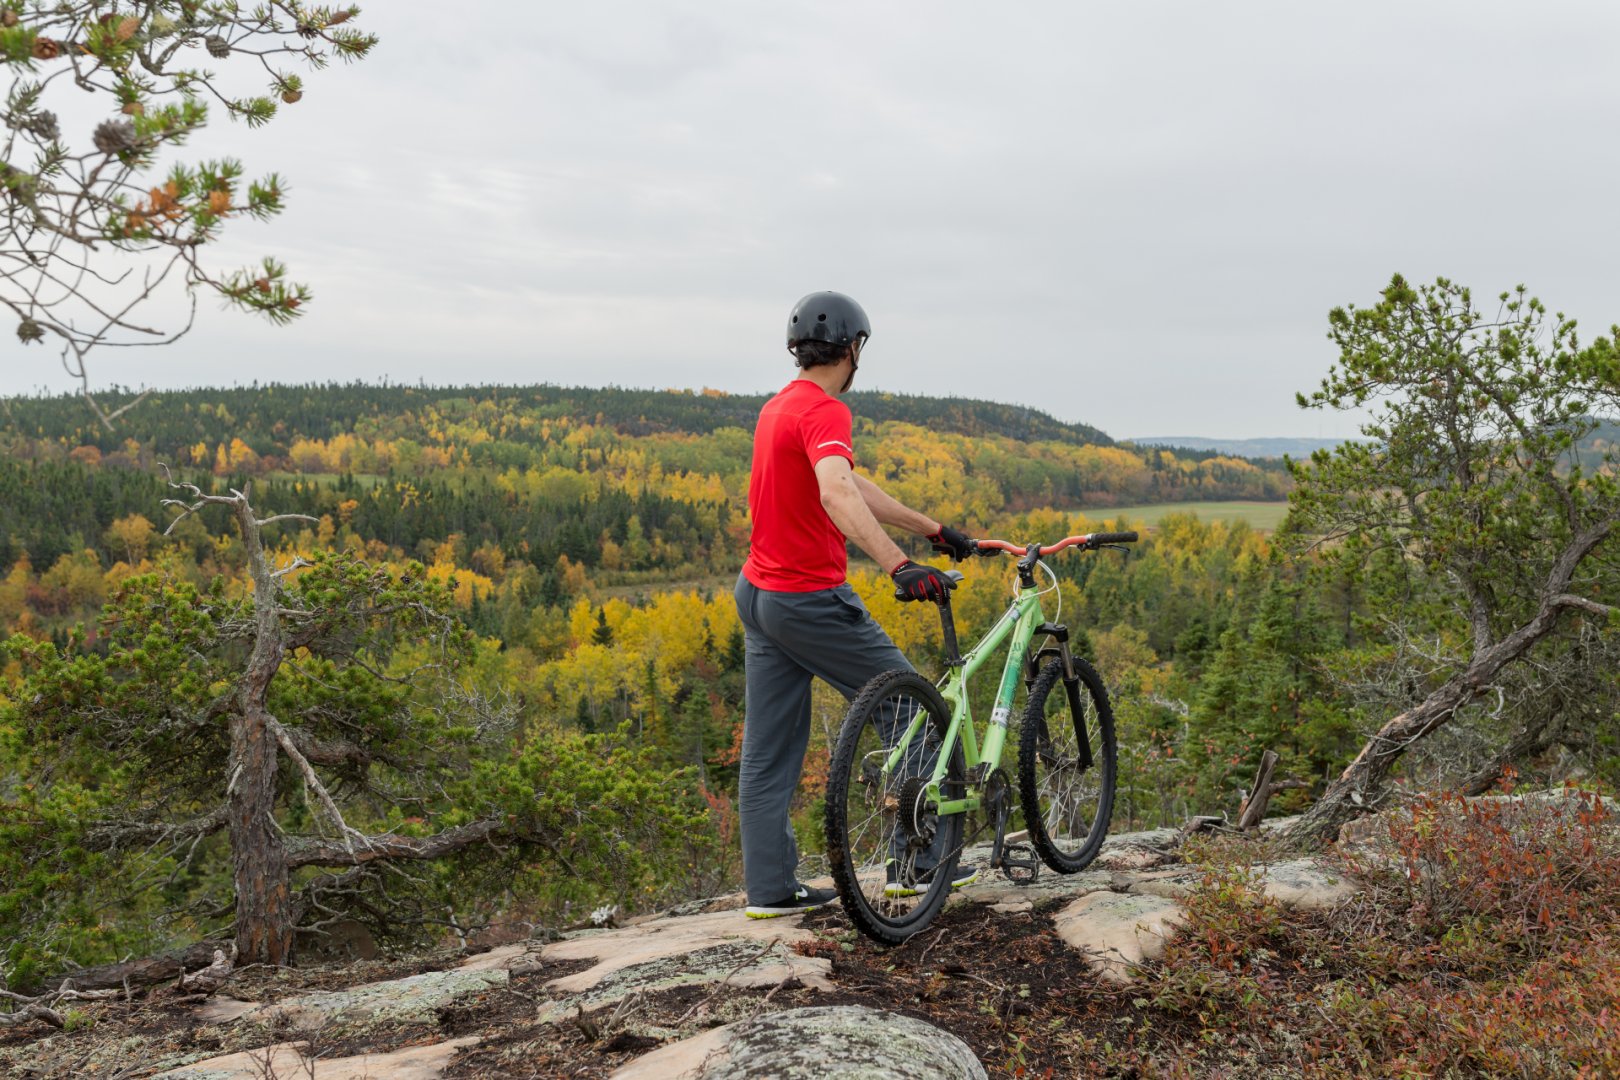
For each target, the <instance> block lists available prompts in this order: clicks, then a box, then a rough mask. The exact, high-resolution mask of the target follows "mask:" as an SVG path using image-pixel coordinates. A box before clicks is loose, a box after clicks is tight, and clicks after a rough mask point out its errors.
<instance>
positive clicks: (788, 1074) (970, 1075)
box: [613, 1005, 985, 1080]
mask: <svg viewBox="0 0 1620 1080" xmlns="http://www.w3.org/2000/svg"><path fill="white" fill-rule="evenodd" d="M767 1077H769V1078H771V1080H985V1071H984V1066H983V1065H981V1064H980V1063H979V1059H978V1058H977V1057H976V1056H975V1055H974V1053H973V1051H972V1050H971V1049H969V1048H968V1045H967V1044H966V1043H964V1042H963V1041H962V1040H960V1039H958V1038H957V1037H956V1036H955V1035H952V1034H951V1033H949V1032H947V1031H942V1030H940V1029H939V1028H937V1027H934V1026H933V1025H932V1024H927V1023H924V1022H923V1021H921V1020H917V1019H913V1018H912V1017H909V1016H902V1015H900V1014H898V1013H890V1012H883V1011H881V1010H878V1009H869V1008H866V1007H865V1006H861V1005H843V1006H830V1007H825V1008H808V1009H789V1010H787V1011H784V1012H778V1013H771V1014H769V1015H766V1016H760V1017H756V1018H754V1019H751V1020H743V1021H739V1022H737V1023H735V1024H727V1025H726V1026H725V1027H720V1028H715V1029H714V1030H712V1031H708V1032H705V1033H704V1034H702V1035H699V1036H697V1037H696V1038H692V1039H687V1040H685V1041H684V1042H679V1043H675V1044H673V1045H671V1046H665V1047H661V1048H660V1049H658V1050H655V1051H653V1052H652V1053H650V1054H646V1055H644V1056H642V1057H640V1058H638V1059H636V1060H635V1061H633V1062H631V1063H630V1064H629V1065H627V1066H625V1067H624V1068H622V1069H620V1070H619V1071H618V1072H616V1073H614V1074H613V1080H764V1078H767Z"/></svg>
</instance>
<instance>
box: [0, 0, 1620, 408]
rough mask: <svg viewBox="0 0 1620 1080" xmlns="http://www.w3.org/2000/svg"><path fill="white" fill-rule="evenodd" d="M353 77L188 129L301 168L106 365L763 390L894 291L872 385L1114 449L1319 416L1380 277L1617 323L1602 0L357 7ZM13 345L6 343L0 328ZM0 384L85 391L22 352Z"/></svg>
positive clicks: (870, 358)
mask: <svg viewBox="0 0 1620 1080" xmlns="http://www.w3.org/2000/svg"><path fill="white" fill-rule="evenodd" d="M360 24H361V25H362V26H365V27H367V28H369V29H371V30H374V31H375V32H377V33H379V34H380V35H381V36H382V39H383V41H382V44H381V46H380V47H379V48H378V49H377V51H376V53H375V54H374V55H373V56H372V57H371V58H370V59H368V60H366V61H365V62H363V63H361V64H359V65H356V66H353V67H342V66H336V67H333V68H331V69H329V70H327V71H324V72H321V73H317V74H316V75H314V76H313V77H312V78H310V79H309V87H308V92H307V93H306V96H305V98H304V100H303V101H302V102H300V103H299V104H298V105H296V106H293V107H288V108H284V109H283V110H282V115H281V116H280V117H278V118H277V120H276V121H275V122H274V123H273V124H271V125H270V126H269V127H267V128H265V129H261V130H259V131H254V132H248V131H246V130H245V129H243V128H241V127H240V126H233V125H230V124H228V123H227V122H225V121H224V120H223V119H221V120H219V121H218V124H217V126H216V127H214V128H212V129H210V131H208V132H206V133H205V134H204V136H203V137H201V138H199V139H198V140H197V142H196V143H195V144H194V147H193V151H194V152H195V153H196V154H198V155H199V156H200V155H203V154H209V155H213V154H220V153H231V154H235V155H237V156H240V157H241V158H243V159H244V160H245V162H246V163H247V165H248V168H249V171H250V172H259V171H265V170H269V169H276V170H279V171H280V172H282V173H283V174H284V176H285V177H286V178H287V180H288V181H289V182H290V185H291V190H292V196H291V202H290V205H289V209H288V211H287V213H286V214H285V215H284V216H282V217H281V218H280V219H278V220H277V221H275V222H274V223H272V224H270V225H267V226H259V225H254V224H244V225H239V226H237V228H236V229H235V232H234V234H233V236H232V238H231V239H230V241H229V246H228V247H226V246H223V245H222V247H221V250H220V252H219V255H218V258H219V261H220V265H221V266H222V268H223V267H226V266H228V265H231V264H232V263H233V262H235V261H237V260H239V259H245V258H250V257H253V256H256V255H258V254H262V253H273V254H276V255H278V256H281V257H283V258H285V259H286V261H287V262H289V263H290V264H291V267H292V270H293V273H294V276H296V277H298V278H300V279H302V280H305V281H307V282H309V283H310V284H311V285H312V287H313V288H314V290H315V295H316V302H315V303H314V304H313V305H312V306H311V307H310V309H309V311H308V315H307V317H306V318H304V319H302V320H300V321H299V322H298V323H297V324H296V325H294V326H292V327H288V328H270V327H267V326H263V325H260V324H258V323H256V322H254V321H253V320H252V319H251V317H249V316H244V315H239V314H234V313H226V312H222V311H219V310H217V309H216V308H215V306H214V305H212V304H209V303H205V304H204V305H203V310H202V312H201V315H200V318H199V324H198V326H197V328H196V329H195V330H194V331H193V332H192V333H191V335H190V336H189V337H188V338H187V339H185V340H184V341H182V342H181V343H179V344H177V345H175V346H173V347H170V348H167V349H165V350H161V351H153V352H146V353H143V354H141V355H139V356H138V357H137V356H134V355H132V354H130V353H127V352H124V353H105V354H103V355H102V357H101V358H100V359H99V360H98V362H97V363H98V366H97V368H96V371H97V374H98V376H100V379H101V381H116V382H122V383H128V384H145V385H159V386H178V385H195V384H214V383H219V382H221V381H224V382H235V381H240V382H248V381H251V380H252V379H253V378H258V379H260V380H261V381H263V380H265V379H270V378H274V379H279V380H283V381H304V380H320V379H328V378H336V379H350V378H357V379H378V378H381V377H383V376H385V375H386V376H388V377H389V378H390V379H391V380H395V381H401V380H403V381H412V382H414V381H416V380H418V379H425V380H427V381H428V382H431V383H460V382H472V381H479V382H485V381H497V380H498V381H504V382H523V383H528V382H555V383H564V384H593V385H599V384H606V383H616V384H620V385H627V386H685V387H700V386H713V387H720V388H724V389H729V390H738V391H746V390H768V389H774V388H776V387H777V386H779V385H780V384H781V383H783V382H784V381H785V380H786V379H787V378H788V377H790V375H791V374H792V370H791V367H790V360H789V358H788V357H787V355H786V353H785V352H784V351H783V350H782V333H783V324H784V322H785V317H786V313H787V310H788V308H789V306H790V305H791V304H792V302H793V301H794V300H795V299H796V298H797V297H798V296H799V295H801V294H802V293H805V292H809V291H811V290H815V289H824V288H832V289H839V290H842V291H845V292H848V293H850V294H852V295H854V296H855V297H856V298H857V299H859V300H860V301H861V302H862V303H863V304H864V305H865V306H866V308H867V310H868V312H869V313H870V314H871V316H872V319H873V323H874V330H875V332H874V337H873V341H872V344H871V347H870V349H869V350H868V352H867V355H866V362H865V363H864V364H863V367H862V372H861V377H860V385H862V386H864V387H868V388H880V389H885V390H894V391H907V392H916V393H940V394H962V395H970V396H977V397H987V398H993V399H998V400H1005V401H1015V402H1020V403H1025V404H1030V405H1035V406H1038V407H1040V408H1044V409H1046V410H1048V411H1050V412H1051V413H1053V414H1054V415H1056V416H1058V417H1060V418H1062V419H1065V420H1075V421H1084V422H1087V423H1091V424H1095V425H1097V426H1099V427H1101V428H1102V429H1104V430H1105V431H1108V432H1110V433H1111V434H1114V435H1116V436H1121V437H1129V436H1139V435H1169V434H1179V435H1202V436H1224V437H1248V436H1257V435H1304V436H1337V435H1343V434H1349V433H1350V432H1351V431H1352V430H1353V426H1354V424H1353V420H1352V419H1351V418H1348V417H1343V416H1335V415H1326V416H1323V415H1320V414H1317V413H1305V412H1301V411H1300V410H1298V409H1297V408H1296V407H1295V405H1294V403H1293V395H1294V392H1295V391H1296V390H1303V389H1309V388H1311V387H1312V386H1314V385H1315V384H1316V382H1317V381H1318V380H1319V379H1320V377H1321V376H1322V374H1323V373H1324V372H1325V370H1326V368H1327V365H1328V364H1329V362H1330V361H1331V360H1332V358H1333V351H1332V348H1331V346H1330V344H1329V343H1328V342H1327V341H1326V339H1325V337H1324V334H1325V330H1326V318H1325V316H1326V313H1327V311H1328V310H1329V309H1330V308H1331V307H1333V306H1334V305H1336V304H1342V303H1347V302H1352V301H1353V302H1362V303H1365V302H1369V301H1371V300H1373V299H1374V298H1375V297H1376V293H1377V290H1378V289H1379V287H1380V286H1381V285H1383V284H1384V283H1385V282H1386V281H1387V279H1388V277H1389V275H1390V273H1391V272H1393V271H1396V270H1400V271H1401V272H1403V273H1405V274H1407V275H1408V276H1409V277H1414V278H1432V277H1434V276H1435V275H1440V274H1443V275H1446V276H1449V277H1452V278H1454V279H1457V280H1460V281H1463V282H1465V283H1468V284H1471V285H1473V286H1474V287H1475V288H1476V290H1478V291H1483V292H1486V293H1494V292H1496V291H1499V290H1500V289H1503V288H1506V287H1509V286H1511V285H1513V284H1515V283H1518V282H1521V281H1522V282H1524V283H1526V284H1528V285H1529V286H1530V287H1531V288H1532V290H1533V291H1534V292H1536V293H1538V294H1539V295H1541V296H1542V297H1543V298H1544V299H1545V300H1547V301H1548V302H1549V304H1551V305H1552V306H1554V307H1555V308H1558V309H1561V310H1564V311H1567V312H1569V313H1571V314H1574V315H1576V316H1577V317H1579V318H1581V319H1582V320H1583V322H1584V323H1585V324H1586V326H1587V328H1588V332H1589V333H1590V332H1591V331H1594V330H1596V329H1599V328H1606V327H1607V326H1608V324H1609V323H1610V322H1611V321H1615V320H1620V260H1616V258H1615V256H1614V239H1615V235H1616V226H1617V224H1620V221H1617V217H1620V199H1617V197H1616V195H1615V189H1616V177H1617V176H1620V140H1617V139H1616V138H1615V132H1616V130H1617V126H1620V67H1617V66H1616V65H1615V64H1614V62H1613V55H1614V48H1615V45H1616V42H1617V41H1620V4H1614V3H1612V2H1609V0H1604V2H1598V0H1593V2H1588V3H1574V2H1542V3H1539V4H1535V5H1526V4H1524V3H1522V2H1520V3H1498V2H1485V0H1469V2H1453V3H1440V2H1434V3H1421V2H1417V0H1406V2H1402V3H1389V2H1370V0H1360V2H1357V3H1354V4H1351V3H1336V4H1322V3H1311V4H1303V3H1298V2H1297V0H1295V2H1273V3H1242V2H1233V3H1224V4H1208V3H1190V2H1185V3H1183V2H1174V3H1172V2H1137V3H1119V4H1110V5H1102V4H1085V3H1074V2H1072V0H1071V2H1066V3H1057V2H1025V3H1016V4H995V5H992V4H986V3H983V2H980V3H963V2H955V0H932V2H928V3H922V2H898V0H897V2H890V3H874V2H871V0H868V2H865V3H852V2H841V0H821V2H817V3H813V4H812V3H804V2H798V0H776V2H773V3H770V4H761V3H757V2H745V0H706V2H702V3H697V2H684V0H657V2H654V0H593V2H591V3H586V4H534V3H517V2H510V0H479V2H477V3H471V2H463V3H446V2H443V0H440V2H437V3H426V2H421V0H388V2H378V3H372V4H369V5H366V6H365V11H364V14H363V15H362V17H361V20H360ZM4 337H5V338H7V339H9V338H10V333H9V331H7V332H6V334H5V335H4ZM3 348H4V352H5V355H6V356H7V357H8V359H7V360H6V362H4V363H0V391H6V392H20V391H32V390H34V389H36V388H39V387H44V388H46V389H48V390H53V391H56V390H66V389H70V388H71V387H70V385H69V383H68V381H67V380H66V379H65V377H58V376H56V375H54V374H53V372H52V369H51V367H50V365H49V363H48V358H47V357H46V356H45V354H44V352H43V350H40V349H39V348H38V347H35V348H34V351H32V352H29V353H23V352H22V351H21V350H20V348H18V347H17V346H16V344H15V342H14V340H13V342H12V344H9V345H5V346H3Z"/></svg>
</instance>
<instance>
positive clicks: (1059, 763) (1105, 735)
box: [1018, 657, 1118, 874]
mask: <svg viewBox="0 0 1620 1080" xmlns="http://www.w3.org/2000/svg"><path fill="white" fill-rule="evenodd" d="M1074 668H1075V672H1076V674H1078V675H1079V681H1078V683H1077V684H1076V685H1075V686H1074V687H1072V688H1071V687H1069V686H1067V685H1065V684H1064V682H1063V664H1062V662H1061V661H1059V660H1058V659H1056V658H1055V657H1054V658H1053V659H1051V660H1049V661H1047V663H1046V664H1045V666H1043V667H1042V668H1041V670H1040V674H1039V675H1038V676H1037V677H1036V679H1035V685H1034V686H1033V687H1031V688H1030V691H1029V703H1028V705H1027V706H1026V708H1025V711H1024V723H1023V732H1022V735H1021V737H1020V739H1019V753H1018V795H1019V799H1020V801H1021V802H1022V803H1023V807H1024V823H1025V824H1026V825H1027V826H1028V828H1029V840H1030V843H1031V844H1033V845H1034V847H1035V850H1036V851H1038V852H1040V856H1041V860H1042V861H1043V862H1045V863H1046V865H1047V866H1050V867H1051V868H1052V869H1053V870H1056V871H1057V872H1058V873H1060V874H1072V873H1074V872H1075V871H1077V870H1082V869H1084V868H1085V867H1086V866H1087V865H1088V864H1090V862H1091V860H1093V859H1095V858H1096V857H1097V853H1098V852H1099V851H1101V850H1102V843H1103V838H1104V837H1105V836H1107V835H1108V819H1109V817H1110V816H1112V814H1113V812H1114V775H1115V768H1116V758H1117V756H1118V750H1117V748H1116V747H1115V745H1114V712H1113V709H1112V708H1110V707H1109V704H1108V692H1107V691H1106V690H1104V689H1103V684H1102V679H1101V678H1099V677H1098V675H1097V672H1096V671H1095V670H1094V669H1093V668H1092V666H1091V665H1090V664H1088V663H1086V662H1085V661H1084V660H1081V659H1079V658H1078V657H1076V658H1075V661H1074Z"/></svg>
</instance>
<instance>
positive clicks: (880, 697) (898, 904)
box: [826, 671, 967, 945]
mask: <svg viewBox="0 0 1620 1080" xmlns="http://www.w3.org/2000/svg"><path fill="white" fill-rule="evenodd" d="M949 723H950V709H949V708H948V707H947V706H946V704H945V700H944V699H943V698H942V697H940V695H939V691H938V690H936V689H934V687H933V685H932V684H931V683H929V682H928V680H927V679H924V678H923V677H922V676H921V675H918V674H917V673H916V672H913V671H887V672H884V673H883V674H881V675H878V676H876V677H875V678H874V679H872V681H871V682H869V683H867V684H866V686H865V687H863V688H862V690H861V692H860V695H859V696H857V697H856V698H855V701H854V702H853V703H852V704H851V705H850V707H849V712H848V714H846V715H845V717H844V724H843V727H842V729H841V730H840V731H839V733H838V746H837V749H836V750H835V751H834V753H833V759H832V771H831V773H830V774H829V775H828V777H827V813H826V828H827V857H828V860H829V861H830V862H831V864H832V875H833V881H834V882H836V883H837V886H838V895H839V898H840V899H841V900H842V901H843V905H844V910H845V911H846V912H848V913H849V918H850V921H851V922H853V923H854V924H855V926H856V928H857V929H859V930H860V931H861V932H862V933H864V934H866V935H867V936H868V937H870V938H873V939H874V940H876V941H881V942H883V943H885V944H888V945H898V944H900V943H901V942H903V941H905V940H906V939H907V938H909V937H910V936H911V935H913V934H915V933H917V932H918V931H919V930H921V929H923V927H925V926H927V925H928V924H929V922H931V921H932V920H933V918H934V916H935V915H937V914H938V913H939V910H940V908H942V907H943V906H944V904H945V899H946V897H947V896H948V895H949V894H950V891H951V879H952V878H953V877H954V876H955V871H956V861H957V858H958V857H959V856H960V854H961V849H962V827H963V825H962V818H963V815H962V814H944V815H941V814H939V813H938V812H937V807H936V806H935V805H934V804H933V803H931V802H930V801H929V800H928V798H927V795H928V791H927V785H928V779H929V777H930V776H931V775H932V774H933V770H934V768H935V766H936V765H937V764H938V762H939V755H940V753H941V752H942V751H943V750H945V747H944V741H945V732H946V730H947V728H948V727H949ZM897 750H898V753H897V752H896V751H897ZM946 760H947V766H946V770H945V776H944V779H943V780H942V781H941V783H940V790H941V795H942V796H943V797H944V798H947V799H956V798H961V797H962V796H963V794H965V792H966V786H967V784H966V774H965V770H964V768H963V764H962V747H961V745H960V743H959V742H953V743H952V744H951V746H950V747H949V748H948V756H947V759H946Z"/></svg>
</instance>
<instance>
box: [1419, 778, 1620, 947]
mask: <svg viewBox="0 0 1620 1080" xmlns="http://www.w3.org/2000/svg"><path fill="white" fill-rule="evenodd" d="M1612 816H1613V815H1612V813H1611V812H1610V810H1609V809H1608V808H1607V807H1606V806H1605V805H1604V803H1603V801H1602V799H1600V798H1599V797H1598V796H1597V795H1594V794H1592V793H1590V792H1582V791H1576V790H1571V791H1569V792H1567V793H1564V794H1563V795H1561V796H1560V795H1559V794H1557V793H1552V794H1538V795H1531V796H1528V797H1524V798H1515V797H1508V796H1500V797H1493V798H1485V799H1464V798H1462V797H1461V796H1456V795H1440V796H1434V797H1430V798H1425V799H1422V800H1420V801H1419V802H1417V803H1416V804H1415V805H1413V806H1412V807H1411V809H1410V810H1409V811H1407V812H1404V813H1401V814H1392V815H1390V821H1389V838H1390V840H1391V841H1392V843H1393V844H1394V847H1395V850H1396V852H1397V853H1398V855H1399V859H1400V869H1401V871H1402V878H1403V880H1404V883H1405V889H1404V891H1405V893H1406V898H1407V900H1408V901H1409V902H1410V908H1409V911H1408V916H1407V917H1408V918H1409V919H1410V921H1411V922H1412V924H1413V925H1414V927H1416V928H1419V929H1421V930H1423V931H1425V932H1426V933H1427V934H1429V935H1432V936H1435V937H1438V936H1441V935H1444V934H1446V933H1447V932H1449V931H1452V930H1454V929H1456V928H1458V927H1467V926H1477V925H1481V924H1482V923H1489V924H1490V925H1491V926H1492V927H1493V928H1494V935H1493V936H1495V937H1496V939H1497V940H1499V941H1502V942H1504V943H1507V942H1513V943H1516V944H1518V945H1520V946H1522V947H1526V948H1527V949H1528V950H1529V951H1530V952H1531V953H1532V954H1539V953H1540V952H1541V951H1542V949H1543V948H1544V947H1545V946H1546V945H1547V944H1548V943H1550V942H1553V941H1556V940H1557V939H1558V938H1559V937H1560V936H1562V935H1561V934H1555V933H1553V931H1555V930H1560V929H1562V930H1568V929H1569V928H1570V926H1571V925H1572V924H1575V923H1578V922H1580V921H1581V920H1582V919H1583V917H1585V916H1586V915H1589V914H1592V913H1594V912H1596V911H1601V910H1604V909H1607V910H1610V911H1613V910H1615V908H1616V906H1617V905H1620V832H1617V830H1616V828H1615V823H1614V822H1613V821H1612V820H1611V818H1612Z"/></svg>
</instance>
